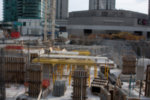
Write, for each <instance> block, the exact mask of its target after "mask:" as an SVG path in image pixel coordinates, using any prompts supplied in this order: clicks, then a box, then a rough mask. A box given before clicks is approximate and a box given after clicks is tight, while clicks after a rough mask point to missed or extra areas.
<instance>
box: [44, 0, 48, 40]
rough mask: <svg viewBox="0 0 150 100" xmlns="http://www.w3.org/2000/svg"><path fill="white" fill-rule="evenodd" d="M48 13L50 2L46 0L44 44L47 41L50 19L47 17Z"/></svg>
mask: <svg viewBox="0 0 150 100" xmlns="http://www.w3.org/2000/svg"><path fill="white" fill-rule="evenodd" d="M47 12H48V0H45V21H44V22H45V23H44V42H46V41H47V28H48V27H47V19H48V16H47Z"/></svg>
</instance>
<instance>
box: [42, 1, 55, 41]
mask: <svg viewBox="0 0 150 100" xmlns="http://www.w3.org/2000/svg"><path fill="white" fill-rule="evenodd" d="M48 4H49V3H48V0H45V23H44V42H46V41H47V32H48V31H47V30H48V18H49V17H48ZM50 4H51V5H50V9H51V10H50V12H51V14H50V15H51V32H52V36H51V40H52V42H54V40H55V24H56V23H55V21H56V17H55V16H56V0H50Z"/></svg>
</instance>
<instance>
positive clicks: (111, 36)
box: [99, 32, 145, 40]
mask: <svg viewBox="0 0 150 100" xmlns="http://www.w3.org/2000/svg"><path fill="white" fill-rule="evenodd" d="M99 36H100V37H102V38H104V39H111V40H114V39H122V40H145V37H144V36H138V35H134V34H131V33H129V32H120V33H113V34H100V35H99Z"/></svg>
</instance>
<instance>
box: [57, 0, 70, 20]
mask: <svg viewBox="0 0 150 100" xmlns="http://www.w3.org/2000/svg"><path fill="white" fill-rule="evenodd" d="M68 16H69V15H68V0H56V19H67V18H68Z"/></svg>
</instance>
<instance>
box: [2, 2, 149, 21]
mask: <svg viewBox="0 0 150 100" xmlns="http://www.w3.org/2000/svg"><path fill="white" fill-rule="evenodd" d="M2 1H3V0H0V20H2V8H3V6H2ZM88 7H89V0H69V11H78V10H88ZM116 8H117V9H125V10H132V11H138V12H142V13H146V14H147V13H148V0H116Z"/></svg>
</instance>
